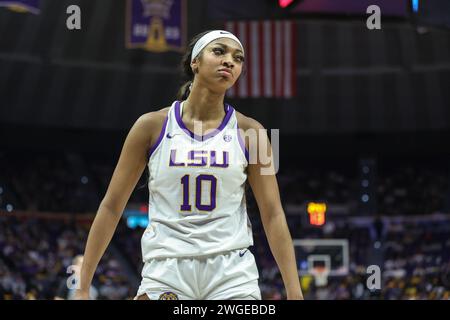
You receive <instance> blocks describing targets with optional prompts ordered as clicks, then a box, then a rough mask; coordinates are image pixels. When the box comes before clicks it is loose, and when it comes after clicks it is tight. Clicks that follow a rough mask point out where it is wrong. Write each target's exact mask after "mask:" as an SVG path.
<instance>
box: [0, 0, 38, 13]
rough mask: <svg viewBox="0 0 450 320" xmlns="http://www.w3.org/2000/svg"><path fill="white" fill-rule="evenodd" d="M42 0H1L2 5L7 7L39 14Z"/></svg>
mask: <svg viewBox="0 0 450 320" xmlns="http://www.w3.org/2000/svg"><path fill="white" fill-rule="evenodd" d="M39 2H40V0H0V7H7V8H8V9H10V10H12V11H15V12H31V13H34V14H39V13H40V12H41V10H40V9H39Z"/></svg>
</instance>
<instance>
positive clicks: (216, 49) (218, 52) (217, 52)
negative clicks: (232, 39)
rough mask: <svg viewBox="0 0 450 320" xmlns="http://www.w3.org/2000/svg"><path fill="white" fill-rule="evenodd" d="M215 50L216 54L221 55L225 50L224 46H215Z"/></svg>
mask: <svg viewBox="0 0 450 320" xmlns="http://www.w3.org/2000/svg"><path fill="white" fill-rule="evenodd" d="M213 52H214V53H215V54H216V55H221V54H223V53H224V52H225V51H224V50H223V49H222V48H219V47H218V48H214V49H213Z"/></svg>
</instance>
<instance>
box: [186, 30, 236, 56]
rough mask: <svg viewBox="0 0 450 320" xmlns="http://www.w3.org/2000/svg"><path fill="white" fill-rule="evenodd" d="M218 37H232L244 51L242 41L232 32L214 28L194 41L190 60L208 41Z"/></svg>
mask: <svg viewBox="0 0 450 320" xmlns="http://www.w3.org/2000/svg"><path fill="white" fill-rule="evenodd" d="M219 38H229V39H233V40H234V41H236V42H237V43H239V45H240V46H241V49H242V51H244V46H243V45H242V43H241V42H240V41H239V39H238V38H237V37H236V36H235V35H234V34H232V33H231V32H228V31H225V30H214V31H211V32H208V33H207V34H205V35H204V36H203V37H201V38H200V39H198V41H197V42H196V43H195V46H194V49H192V57H191V62H192V61H193V60H194V59H195V58H197V56H198V54H199V53H200V51H202V50H203V48H204V47H206V46H207V45H208V44H209V43H210V42H212V41H214V40H216V39H219Z"/></svg>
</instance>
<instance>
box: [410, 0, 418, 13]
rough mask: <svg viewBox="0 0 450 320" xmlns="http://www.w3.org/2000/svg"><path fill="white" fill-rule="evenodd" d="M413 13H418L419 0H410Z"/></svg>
mask: <svg viewBox="0 0 450 320" xmlns="http://www.w3.org/2000/svg"><path fill="white" fill-rule="evenodd" d="M411 2H412V9H413V11H414V12H419V0H411Z"/></svg>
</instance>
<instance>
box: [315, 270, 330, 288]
mask: <svg viewBox="0 0 450 320" xmlns="http://www.w3.org/2000/svg"><path fill="white" fill-rule="evenodd" d="M310 272H311V274H312V275H313V276H314V283H315V284H316V286H317V287H324V286H326V285H327V284H328V275H329V274H330V269H329V268H326V267H324V266H316V267H314V268H312V269H311V270H310Z"/></svg>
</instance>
